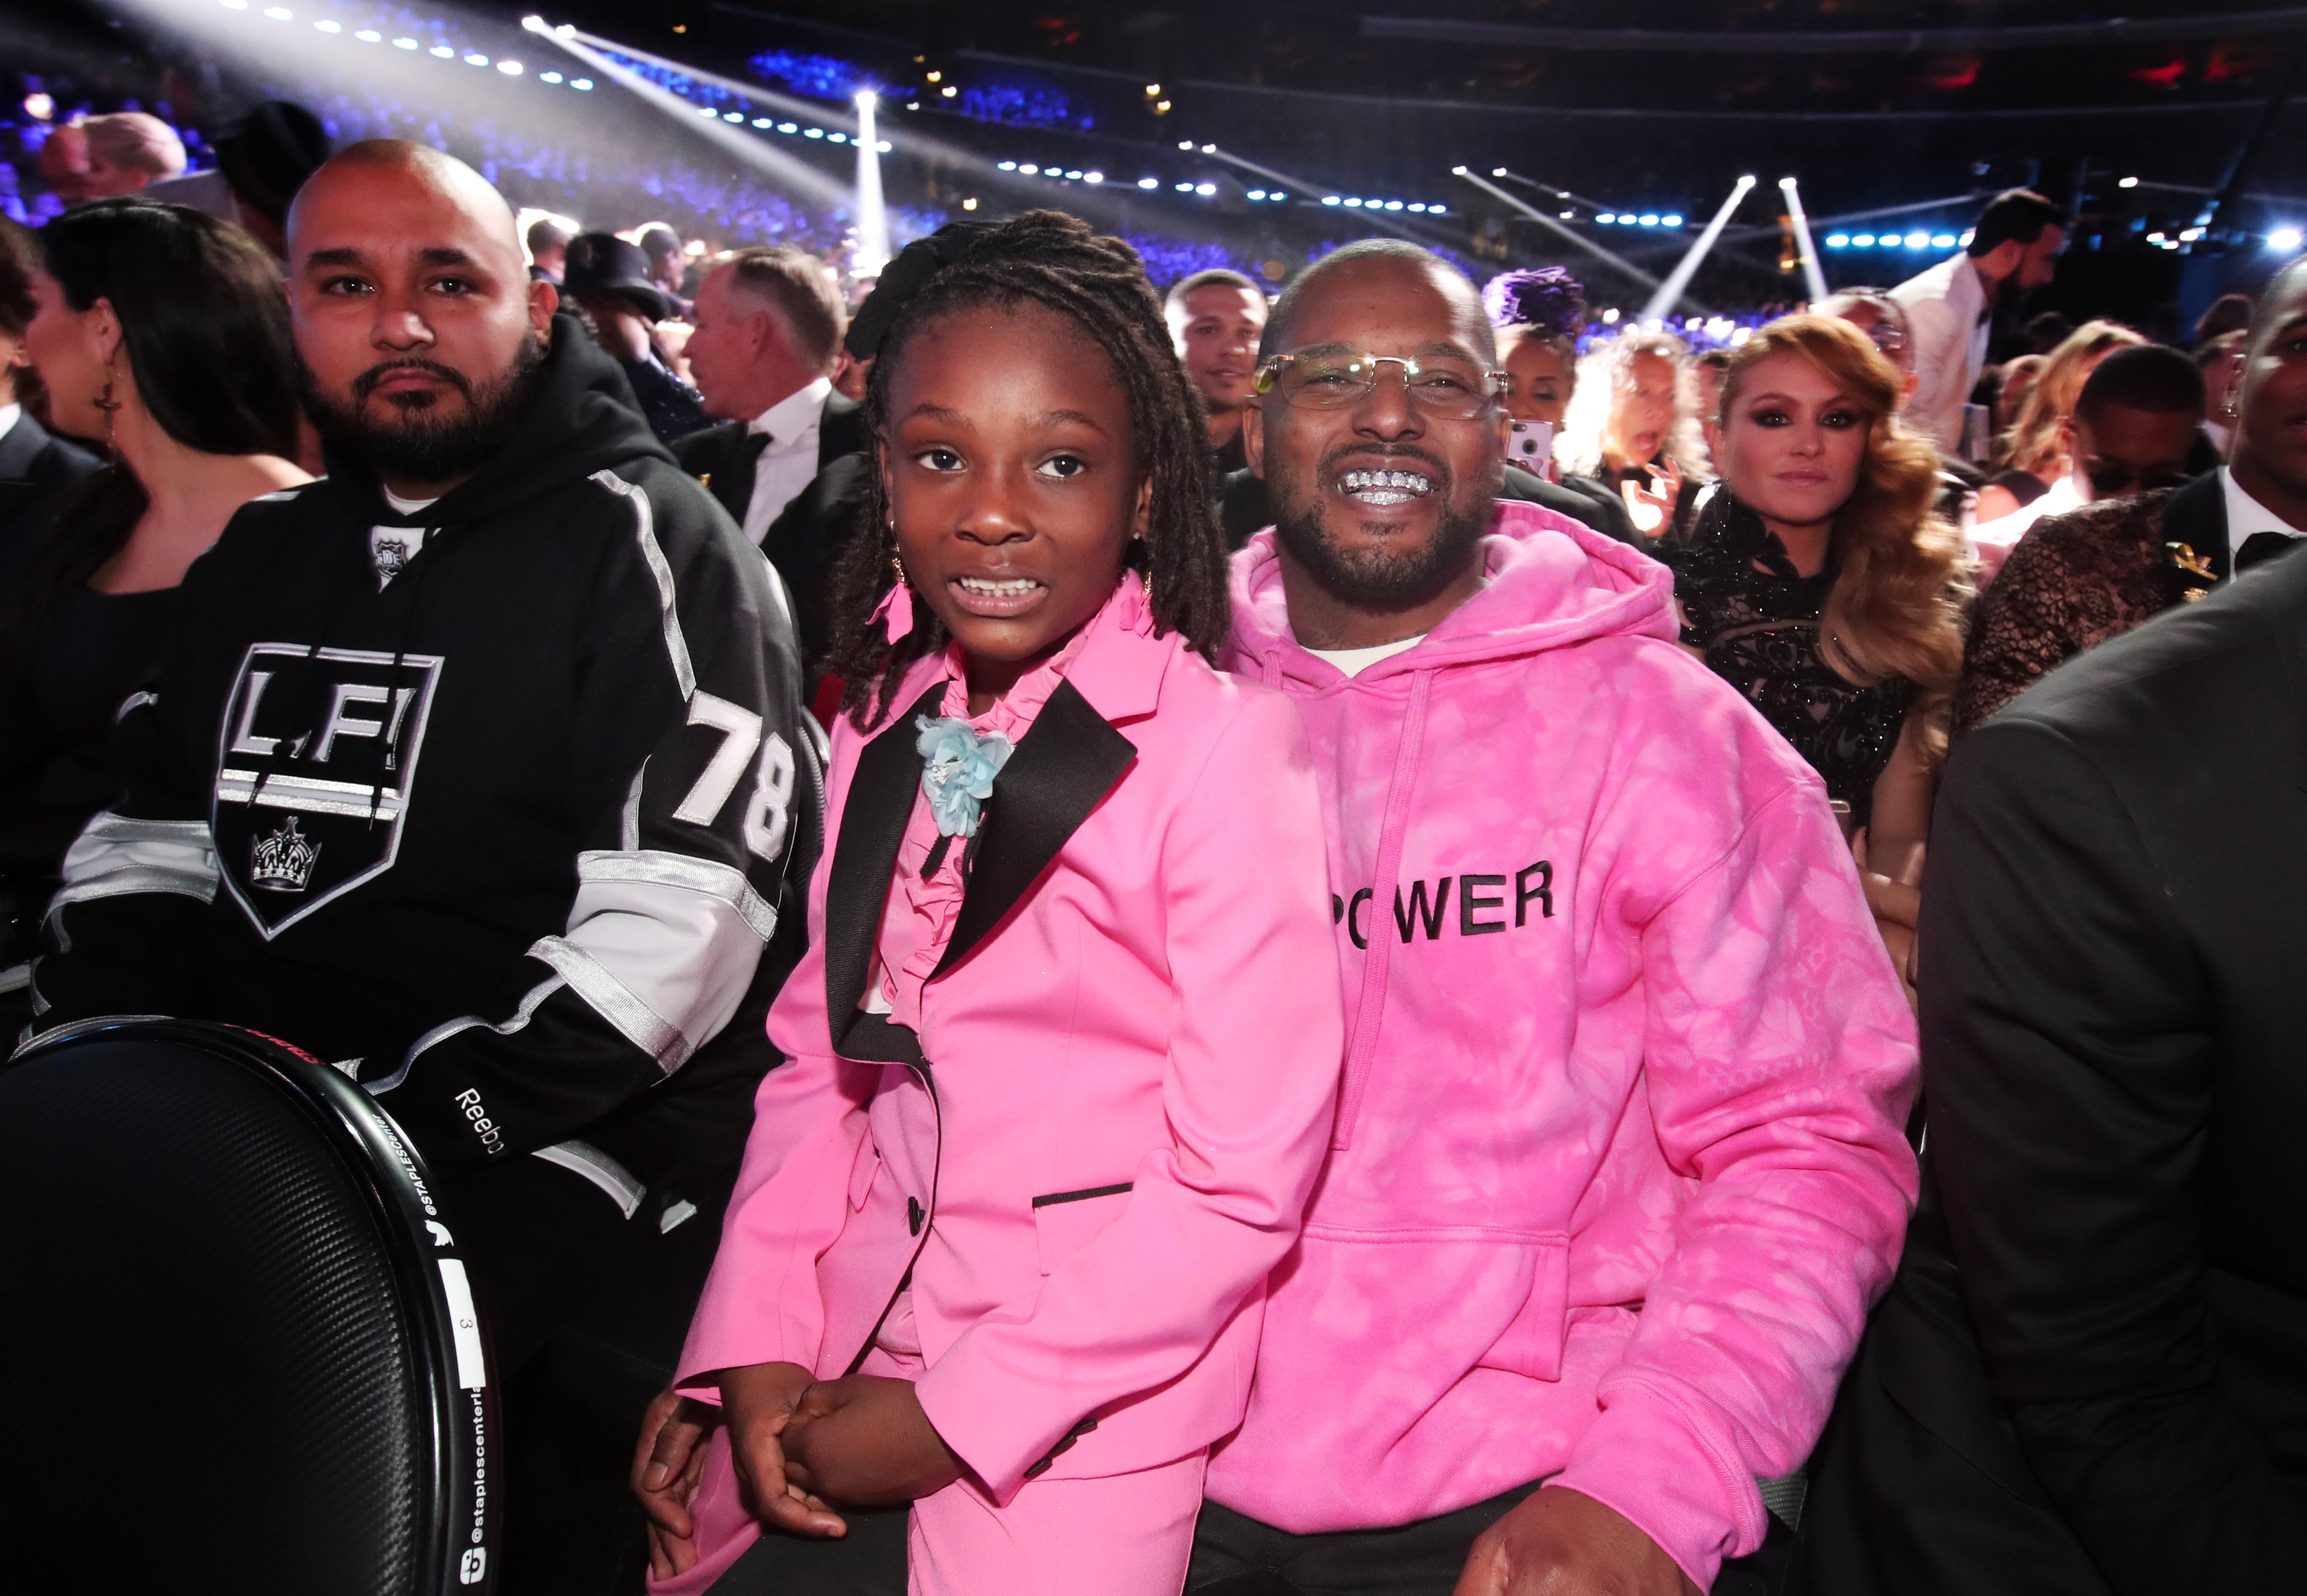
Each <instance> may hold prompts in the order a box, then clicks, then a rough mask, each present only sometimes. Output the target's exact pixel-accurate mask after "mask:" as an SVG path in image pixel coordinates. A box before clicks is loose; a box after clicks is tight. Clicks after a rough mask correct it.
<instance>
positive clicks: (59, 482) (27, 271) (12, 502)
mask: <svg viewBox="0 0 2307 1596" xmlns="http://www.w3.org/2000/svg"><path fill="white" fill-rule="evenodd" d="M39 269H40V250H39V245H37V244H35V243H34V242H33V241H32V236H31V234H30V233H29V232H27V231H26V230H25V229H24V228H22V227H18V226H17V225H16V224H15V223H14V222H12V221H9V220H7V219H5V218H0V538H4V537H5V536H7V535H8V533H9V530H10V529H11V528H13V527H14V526H15V525H17V524H18V521H19V518H21V516H22V515H23V513H24V512H25V511H27V510H30V508H31V507H32V506H33V505H35V504H38V503H39V502H42V501H44V500H46V499H47V497H48V495H49V494H51V493H55V492H56V491H57V490H58V489H60V488H64V487H69V486H71V485H73V483H75V482H78V481H79V480H80V479H81V477H83V476H87V475H89V473H90V472H91V471H94V470H95V469H96V468H97V465H98V463H99V462H98V460H97V459H96V457H95V456H94V455H92V454H90V453H89V452H88V451H87V450H84V449H79V448H76V447H74V446H73V445H72V444H70V443H67V442H64V440H63V439H62V438H59V437H56V435H54V434H53V433H50V432H49V431H48V429H47V428H46V427H44V426H42V425H40V424H39V422H38V421H37V420H35V419H34V418H33V416H32V413H31V410H30V408H28V407H27V404H26V401H27V400H29V399H33V398H35V397H37V395H38V393H39V377H38V376H37V375H35V374H34V373H33V372H32V369H31V365H30V361H28V360H27V359H26V358H25V356H24V329H25V328H27V327H29V326H30V325H31V323H32V317H33V315H34V314H35V313H37V312H38V310H39V305H36V304H35V303H34V302H33V299H32V276H33V274H34V273H35V272H37V271H38V270H39Z"/></svg>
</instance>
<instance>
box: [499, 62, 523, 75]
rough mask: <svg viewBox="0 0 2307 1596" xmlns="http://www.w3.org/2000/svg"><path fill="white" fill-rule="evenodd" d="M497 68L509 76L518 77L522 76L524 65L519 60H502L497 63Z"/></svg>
mask: <svg viewBox="0 0 2307 1596" xmlns="http://www.w3.org/2000/svg"><path fill="white" fill-rule="evenodd" d="M497 70H498V71H499V72H501V73H504V75H505V76H507V77H509V78H517V77H519V76H520V74H521V72H522V67H521V64H520V63H519V62H518V61H500V62H498V63H497Z"/></svg>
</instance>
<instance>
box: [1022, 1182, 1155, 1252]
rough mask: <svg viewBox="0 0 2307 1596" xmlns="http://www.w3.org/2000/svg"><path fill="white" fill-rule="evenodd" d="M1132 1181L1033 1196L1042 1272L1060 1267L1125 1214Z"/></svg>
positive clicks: (1036, 1238) (1034, 1229)
mask: <svg viewBox="0 0 2307 1596" xmlns="http://www.w3.org/2000/svg"><path fill="white" fill-rule="evenodd" d="M1131 1185H1132V1182H1130V1181H1128V1180H1124V1181H1122V1182H1121V1183H1120V1184H1119V1185H1118V1186H1092V1187H1089V1188H1085V1189H1084V1190H1081V1191H1053V1192H1051V1193H1049V1194H1047V1195H1046V1196H1043V1197H1035V1198H1034V1199H1033V1240H1034V1244H1035V1246H1036V1247H1037V1248H1040V1251H1041V1255H1042V1274H1051V1273H1052V1272H1053V1271H1055V1270H1056V1268H1057V1266H1059V1264H1062V1263H1064V1262H1065V1261H1066V1260H1067V1259H1068V1258H1069V1257H1073V1255H1074V1254H1076V1253H1077V1252H1079V1251H1080V1250H1081V1249H1082V1248H1084V1247H1085V1246H1087V1245H1088V1243H1089V1240H1090V1238H1091V1237H1093V1236H1094V1235H1096V1234H1097V1233H1098V1231H1102V1230H1103V1229H1105V1227H1106V1226H1108V1225H1110V1224H1111V1223H1113V1222H1114V1221H1115V1220H1117V1219H1119V1218H1120V1217H1121V1211H1122V1209H1124V1208H1125V1207H1127V1206H1128V1204H1127V1203H1126V1202H1125V1201H1123V1200H1122V1199H1124V1198H1126V1197H1128V1195H1129V1188H1130V1186H1131Z"/></svg>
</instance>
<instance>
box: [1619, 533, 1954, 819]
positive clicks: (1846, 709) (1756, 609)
mask: <svg viewBox="0 0 2307 1596" xmlns="http://www.w3.org/2000/svg"><path fill="white" fill-rule="evenodd" d="M1659 558H1660V559H1662V560H1664V561H1665V562H1666V563H1667V564H1668V566H1669V567H1670V568H1672V570H1673V571H1674V595H1675V598H1676V599H1677V602H1678V603H1679V604H1680V605H1681V606H1682V616H1683V625H1682V640H1683V641H1684V642H1685V644H1687V645H1688V646H1690V647H1691V648H1696V649H1698V650H1699V651H1700V653H1701V654H1702V655H1703V656H1704V657H1705V660H1706V663H1707V665H1709V666H1710V667H1711V669H1712V670H1713V672H1714V674H1716V675H1718V676H1720V677H1721V678H1722V679H1723V680H1724V681H1725V682H1728V683H1730V685H1731V686H1733V687H1735V688H1737V690H1738V691H1740V692H1741V693H1743V694H1745V699H1746V701H1747V702H1748V703H1750V704H1752V705H1754V708H1757V709H1759V710H1761V711H1762V718H1763V719H1765V720H1767V721H1769V722H1770V723H1771V725H1773V726H1776V727H1777V728H1778V729H1779V732H1780V734H1781V735H1782V736H1784V737H1785V738H1786V740H1787V741H1788V742H1791V743H1793V744H1794V745H1795V751H1796V752H1797V753H1799V754H1801V755H1802V757H1803V758H1804V759H1807V760H1809V761H1810V764H1811V768H1813V769H1814V770H1816V771H1817V772H1818V773H1819V775H1820V776H1821V777H1824V778H1825V781H1826V791H1827V794H1828V796H1830V797H1832V798H1839V799H1840V800H1842V802H1845V803H1848V805H1850V812H1851V816H1852V818H1853V819H1854V820H1856V821H1857V823H1858V824H1860V825H1865V823H1866V819H1867V815H1868V812H1869V811H1870V810H1871V809H1872V808H1873V806H1874V778H1875V777H1878V776H1880V775H1882V768H1883V767H1884V766H1885V765H1888V764H1889V763H1890V762H1891V750H1892V749H1894V748H1895V747H1897V745H1898V742H1899V729H1900V725H1902V724H1903V723H1904V722H1905V720H1906V717H1907V708H1908V705H1909V704H1911V703H1912V702H1913V701H1914V697H1915V684H1914V683H1913V682H1908V681H1907V680H1905V679H1904V678H1901V677H1894V678H1892V679H1891V681H1888V682H1880V683H1877V684H1876V685H1874V686H1873V687H1859V686H1857V685H1855V684H1854V683H1852V682H1847V681H1845V680H1844V679H1843V678H1842V677H1841V676H1840V675H1838V674H1835V671H1834V668H1833V667H1832V666H1831V665H1828V664H1827V663H1826V661H1825V659H1824V658H1822V656H1820V654H1819V651H1818V629H1819V613H1820V611H1821V609H1822V607H1823V606H1824V605H1825V604H1826V595H1827V591H1828V589H1829V588H1832V587H1833V585H1834V569H1835V568H1834V562H1833V561H1832V559H1831V558H1830V559H1829V561H1828V562H1827V565H1826V568H1825V569H1824V570H1822V571H1820V572H1819V573H1818V574H1817V575H1816V576H1813V577H1805V576H1803V575H1801V574H1799V573H1798V572H1797V571H1796V570H1795V568H1794V566H1793V565H1792V564H1790V563H1789V562H1788V560H1787V551H1786V549H1785V547H1784V546H1783V545H1781V544H1780V542H1779V540H1778V538H1777V537H1776V536H1774V535H1773V534H1772V533H1771V530H1770V529H1769V528H1766V527H1765V526H1763V525H1762V517H1760V516H1758V515H1756V514H1755V513H1754V511H1751V510H1749V509H1747V508H1746V507H1745V505H1744V504H1741V503H1739V502H1737V500H1736V499H1734V498H1732V497H1731V496H1730V493H1729V491H1728V488H1727V487H1718V488H1717V489H1716V490H1715V492H1714V493H1712V494H1711V496H1710V497H1709V498H1708V500H1707V502H1706V503H1705V505H1704V507H1703V508H1702V509H1701V510H1700V511H1699V513H1698V519H1697V523H1696V525H1695V526H1694V527H1693V528H1692V529H1691V539H1690V542H1689V543H1687V544H1686V545H1683V546H1682V547H1680V548H1670V549H1666V550H1663V551H1661V552H1660V553H1659Z"/></svg>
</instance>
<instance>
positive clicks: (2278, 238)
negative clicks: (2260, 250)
mask: <svg viewBox="0 0 2307 1596" xmlns="http://www.w3.org/2000/svg"><path fill="white" fill-rule="evenodd" d="M2302 243H2307V238H2303V237H2302V236H2301V234H2300V231H2299V229H2298V228H2296V227H2277V228H2276V229H2275V231H2273V232H2272V233H2269V234H2268V236H2267V247H2268V248H2269V249H2271V250H2274V251H2275V252H2276V253H2278V254H2286V255H2287V254H2292V253H2296V252H2297V250H2298V248H2299V246H2300V245H2301V244H2302Z"/></svg>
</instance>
